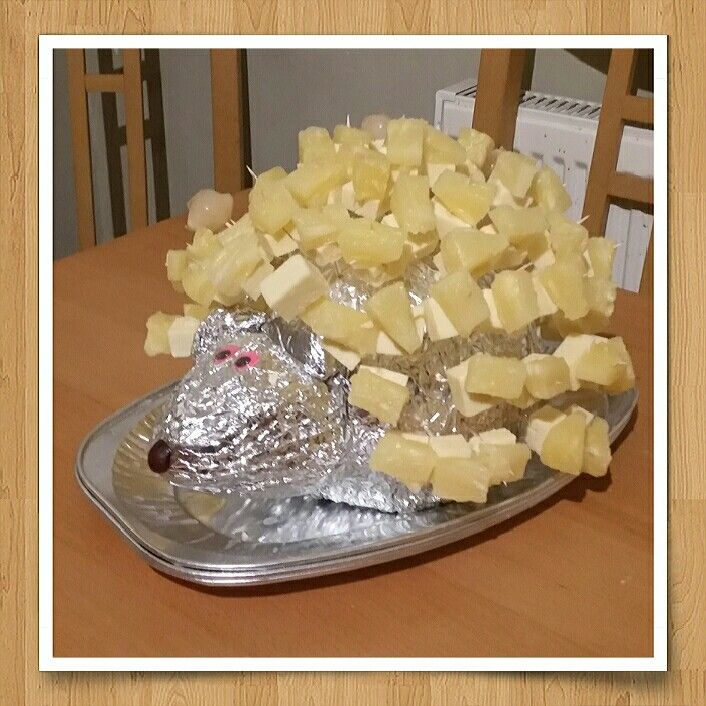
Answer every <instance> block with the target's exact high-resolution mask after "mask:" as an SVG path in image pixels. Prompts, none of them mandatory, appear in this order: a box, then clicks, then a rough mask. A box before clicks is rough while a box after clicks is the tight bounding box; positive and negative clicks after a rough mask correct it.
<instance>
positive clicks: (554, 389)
mask: <svg viewBox="0 0 706 706" xmlns="http://www.w3.org/2000/svg"><path fill="white" fill-rule="evenodd" d="M522 362H523V363H524V366H525V369H526V370H527V379H526V380H525V386H526V387H527V390H528V391H529V392H530V394H531V395H532V396H533V397H536V398H537V399H540V400H549V399H551V398H552V397H556V396H557V395H561V394H562V393H563V392H566V391H567V390H568V389H569V388H570V387H571V379H570V377H569V366H568V365H567V364H566V361H565V360H564V359H563V358H558V357H556V356H553V355H542V354H540V353H531V354H530V355H527V356H525V357H524V358H523V359H522Z"/></svg>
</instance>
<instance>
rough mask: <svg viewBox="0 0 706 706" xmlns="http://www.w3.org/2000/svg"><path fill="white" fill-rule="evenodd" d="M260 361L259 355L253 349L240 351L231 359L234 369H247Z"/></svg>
mask: <svg viewBox="0 0 706 706" xmlns="http://www.w3.org/2000/svg"><path fill="white" fill-rule="evenodd" d="M259 362H260V356H259V354H258V353H256V352H255V351H240V352H239V353H238V356H237V357H236V358H235V360H234V361H233V366H234V367H235V369H236V370H249V369H250V368H254V367H255V366H256V365H257V364H258V363H259Z"/></svg>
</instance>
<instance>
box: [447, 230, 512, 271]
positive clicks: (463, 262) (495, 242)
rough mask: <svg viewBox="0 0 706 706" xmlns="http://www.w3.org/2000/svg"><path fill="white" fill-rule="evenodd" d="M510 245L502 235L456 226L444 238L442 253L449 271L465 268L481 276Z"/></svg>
mask: <svg viewBox="0 0 706 706" xmlns="http://www.w3.org/2000/svg"><path fill="white" fill-rule="evenodd" d="M508 246H509V243H508V241H507V238H505V237H504V236H502V235H493V234H490V233H483V232H481V231H479V230H475V229H473V228H456V229H454V230H452V231H451V232H450V233H449V234H448V235H447V236H446V237H445V238H444V241H443V243H442V244H441V254H442V257H443V258H444V267H445V268H446V270H447V271H449V272H453V271H455V270H465V271H467V272H470V273H472V274H473V275H474V276H476V277H479V276H480V275H482V274H485V272H487V271H489V270H490V269H491V265H492V263H493V261H494V260H495V259H496V258H497V256H498V255H500V253H502V252H503V251H504V250H505V249H506V248H507V247H508Z"/></svg>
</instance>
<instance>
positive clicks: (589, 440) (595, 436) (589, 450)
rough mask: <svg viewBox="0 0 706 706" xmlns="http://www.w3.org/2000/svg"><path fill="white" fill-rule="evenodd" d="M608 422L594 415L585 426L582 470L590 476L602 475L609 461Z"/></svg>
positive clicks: (606, 469) (606, 470)
mask: <svg viewBox="0 0 706 706" xmlns="http://www.w3.org/2000/svg"><path fill="white" fill-rule="evenodd" d="M611 458H612V457H611V453H610V439H609V437H608V422H606V420H605V419H601V418H600V417H594V418H593V419H592V420H591V422H590V423H589V425H588V426H587V427H586V436H585V439H584V447H583V469H582V470H583V472H584V473H588V474H589V475H591V476H596V477H599V476H604V475H605V474H606V473H607V472H608V466H609V465H610V461H611Z"/></svg>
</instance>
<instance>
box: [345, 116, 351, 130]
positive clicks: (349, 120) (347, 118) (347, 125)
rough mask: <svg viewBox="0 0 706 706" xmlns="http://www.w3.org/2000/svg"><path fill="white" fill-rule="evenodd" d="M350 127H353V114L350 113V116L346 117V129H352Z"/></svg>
mask: <svg viewBox="0 0 706 706" xmlns="http://www.w3.org/2000/svg"><path fill="white" fill-rule="evenodd" d="M350 126H351V114H350V113H348V115H346V127H350Z"/></svg>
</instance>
